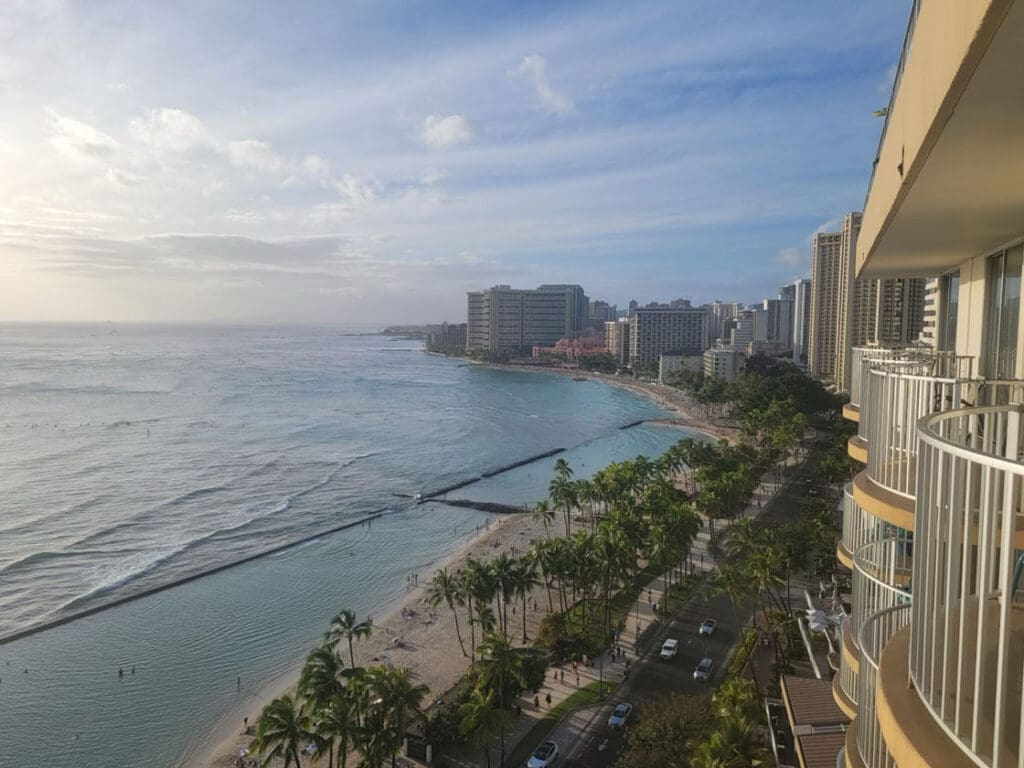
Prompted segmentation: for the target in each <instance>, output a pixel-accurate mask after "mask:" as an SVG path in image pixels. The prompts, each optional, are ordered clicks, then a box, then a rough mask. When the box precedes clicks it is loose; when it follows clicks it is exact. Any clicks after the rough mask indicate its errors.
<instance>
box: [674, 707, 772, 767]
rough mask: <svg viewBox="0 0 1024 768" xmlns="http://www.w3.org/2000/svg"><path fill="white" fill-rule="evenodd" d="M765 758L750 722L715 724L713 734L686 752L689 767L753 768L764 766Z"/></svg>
mask: <svg viewBox="0 0 1024 768" xmlns="http://www.w3.org/2000/svg"><path fill="white" fill-rule="evenodd" d="M767 755H768V752H767V750H766V749H765V748H764V747H763V746H762V745H761V744H760V743H759V742H758V737H757V728H756V726H755V725H754V724H753V723H752V722H751V721H749V720H744V719H734V718H728V719H726V720H720V721H718V723H717V727H716V729H715V731H714V732H712V733H711V734H710V735H709V736H708V737H707V738H705V739H702V740H701V741H699V742H697V744H696V745H695V747H694V748H693V749H692V750H691V752H690V765H691V766H692V767H693V768H756V767H757V766H760V765H763V764H764V763H765V761H766V758H767Z"/></svg>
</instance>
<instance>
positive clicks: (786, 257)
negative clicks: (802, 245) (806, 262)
mask: <svg viewBox="0 0 1024 768" xmlns="http://www.w3.org/2000/svg"><path fill="white" fill-rule="evenodd" d="M802 260H803V257H802V256H801V254H800V249H799V248H783V249H782V250H781V251H779V252H778V254H777V255H776V256H775V261H776V262H778V263H779V264H785V265H786V266H788V267H795V266H798V265H799V264H800V262H801V261H802Z"/></svg>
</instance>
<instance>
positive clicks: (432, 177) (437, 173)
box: [419, 168, 448, 187]
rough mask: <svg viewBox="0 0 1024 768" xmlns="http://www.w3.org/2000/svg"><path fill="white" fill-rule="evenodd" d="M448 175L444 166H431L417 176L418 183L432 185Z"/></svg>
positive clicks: (426, 185) (425, 185)
mask: <svg viewBox="0 0 1024 768" xmlns="http://www.w3.org/2000/svg"><path fill="white" fill-rule="evenodd" d="M447 175H448V171H447V169H445V168H431V169H430V170H428V171H427V172H426V173H424V174H423V175H422V176H420V178H419V183H420V184H421V185H422V186H424V187H432V186H434V185H435V184H437V183H438V182H439V181H441V180H442V179H444V178H445V177H446V176H447Z"/></svg>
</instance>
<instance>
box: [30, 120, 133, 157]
mask: <svg viewBox="0 0 1024 768" xmlns="http://www.w3.org/2000/svg"><path fill="white" fill-rule="evenodd" d="M47 120H48V122H49V124H50V130H51V135H50V144H51V145H52V146H53V147H54V148H55V149H57V151H59V152H60V153H61V154H63V155H65V156H66V157H69V158H71V159H72V160H77V161H80V162H85V163H94V162H97V161H99V160H103V159H106V158H108V157H110V156H111V155H112V154H114V152H115V151H116V150H117V142H116V141H115V140H114V139H113V138H111V137H110V136H108V135H107V134H105V133H103V132H102V131H100V130H97V129H96V128H93V127H92V126H91V125H87V124H86V123H83V122H80V121H78V120H74V119H72V118H70V117H65V116H64V115H61V114H59V113H58V112H56V111H54V110H52V109H51V110H48V111H47Z"/></svg>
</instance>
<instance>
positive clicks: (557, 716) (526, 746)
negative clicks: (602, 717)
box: [505, 680, 614, 766]
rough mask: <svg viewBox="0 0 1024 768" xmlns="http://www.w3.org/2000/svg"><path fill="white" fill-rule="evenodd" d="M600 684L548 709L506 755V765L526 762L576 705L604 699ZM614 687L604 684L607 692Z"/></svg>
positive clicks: (589, 703)
mask: <svg viewBox="0 0 1024 768" xmlns="http://www.w3.org/2000/svg"><path fill="white" fill-rule="evenodd" d="M598 686H599V683H598V682H597V681H596V680H595V681H594V682H592V683H589V684H587V685H585V686H583V687H582V688H580V689H579V690H578V691H576V692H574V693H573V694H571V695H570V696H569V697H568V698H566V699H564V700H562V701H561V702H559V703H558V704H556V705H555V706H554V707H552V708H551V709H550V710H548V711H547V713H546V714H545V715H544V717H542V718H540V719H539V720H538V721H537V722H536V723H534V725H533V727H532V728H530V730H529V731H527V732H526V733H525V734H524V735H523V738H521V739H520V740H519V744H518V745H517V746H516V748H515V749H514V750H512V751H511V752H510V753H509V754H508V755H507V756H506V757H505V765H507V766H517V765H523V764H525V763H526V761H527V760H528V759H529V758H530V755H531V754H532V753H533V750H535V749H536V748H537V746H538V745H539V744H540V743H541V742H542V741H544V739H545V738H546V737H547V735H548V734H549V733H551V731H552V730H553V729H554V727H555V725H557V724H558V721H559V720H561V719H562V716H563V715H565V713H566V712H568V711H569V710H571V709H575V708H576V707H586V706H589V705H591V704H597V703H598V702H600V701H602V700H603V699H604V697H603V696H602V695H601V692H600V690H599V689H598ZM613 687H614V686H613V684H612V683H609V682H606V683H605V684H604V688H605V692H606V693H608V692H610V691H611V689H612V688H613Z"/></svg>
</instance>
